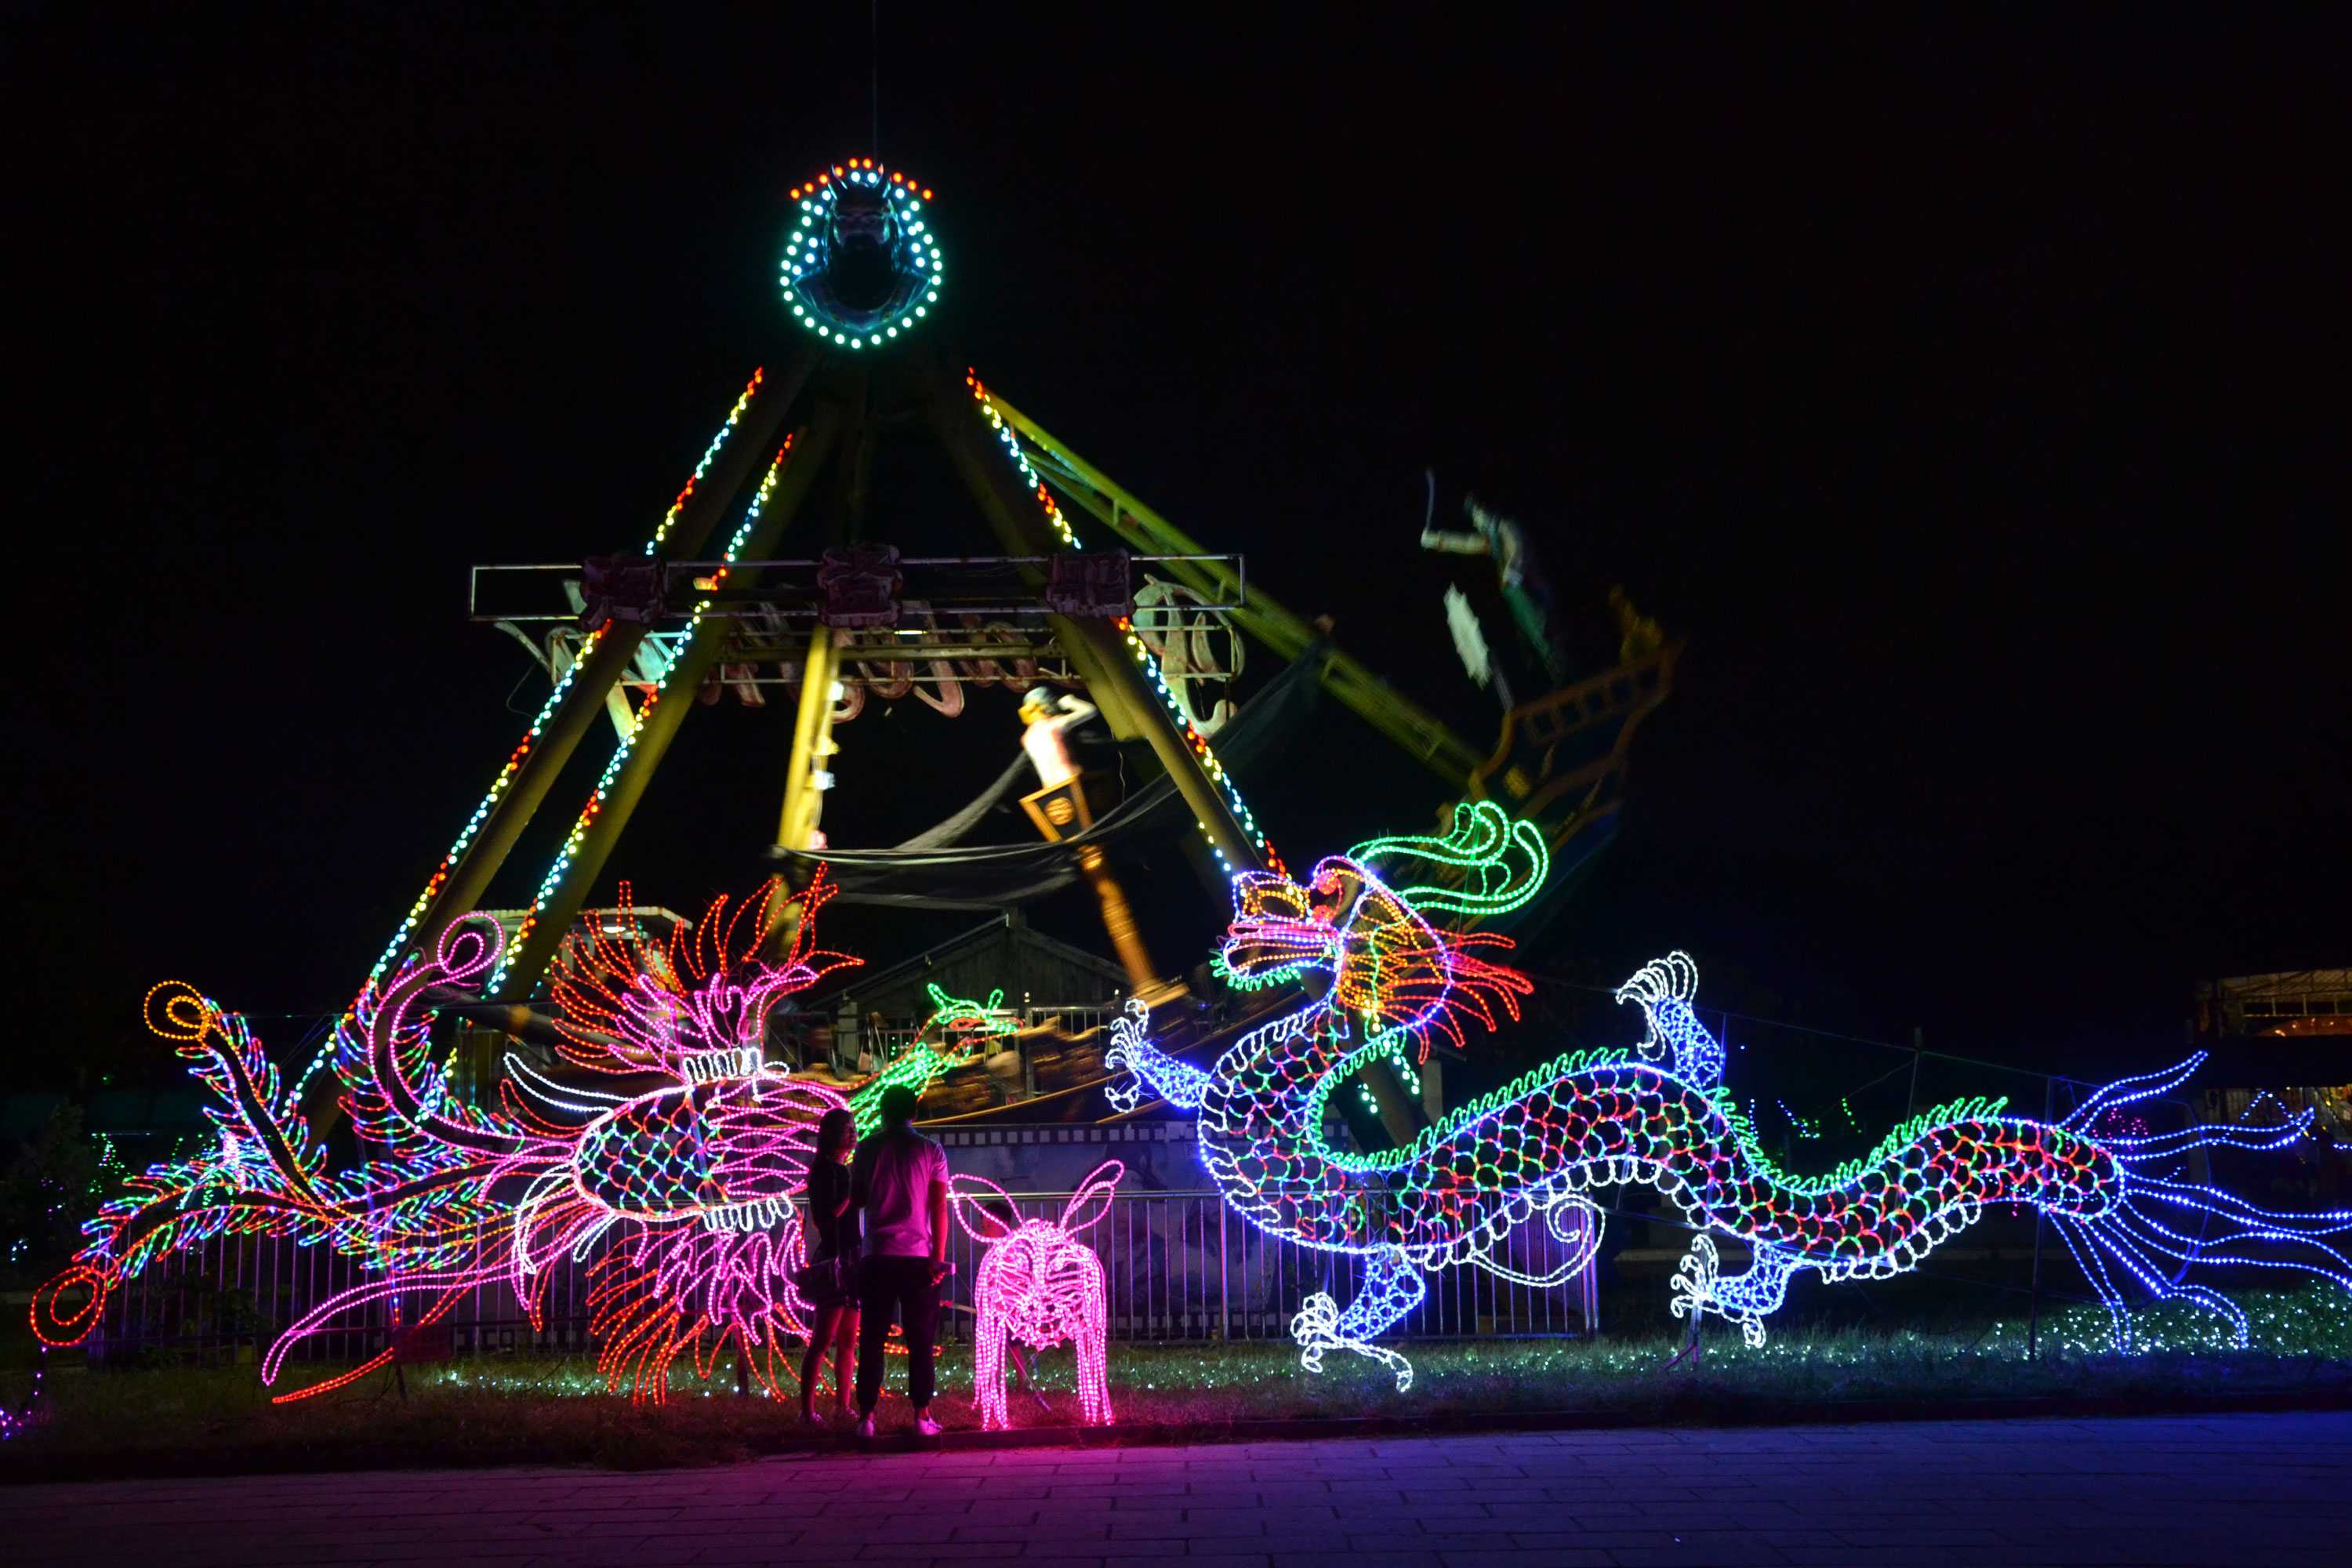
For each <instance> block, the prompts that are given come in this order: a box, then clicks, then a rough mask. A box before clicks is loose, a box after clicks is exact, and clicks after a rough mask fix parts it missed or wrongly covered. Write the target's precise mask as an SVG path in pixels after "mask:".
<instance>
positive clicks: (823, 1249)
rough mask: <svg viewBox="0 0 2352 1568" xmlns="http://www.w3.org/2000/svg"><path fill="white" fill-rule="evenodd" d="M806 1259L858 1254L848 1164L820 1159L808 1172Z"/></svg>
mask: <svg viewBox="0 0 2352 1568" xmlns="http://www.w3.org/2000/svg"><path fill="white" fill-rule="evenodd" d="M808 1206H809V1238H808V1239H809V1261H810V1262H812V1263H822V1262H824V1260H825V1259H826V1258H855V1257H856V1256H857V1210H856V1208H854V1207H852V1206H851V1205H850V1202H849V1167H848V1166H846V1165H836V1164H835V1163H833V1162H832V1161H830V1160H819V1161H818V1162H817V1163H816V1164H815V1165H814V1168H812V1169H811V1170H810V1172H809V1179H808Z"/></svg>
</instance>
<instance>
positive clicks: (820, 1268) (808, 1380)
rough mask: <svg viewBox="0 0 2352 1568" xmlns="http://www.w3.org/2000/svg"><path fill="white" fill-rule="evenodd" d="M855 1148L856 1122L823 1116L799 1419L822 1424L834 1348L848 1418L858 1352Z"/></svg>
mask: <svg viewBox="0 0 2352 1568" xmlns="http://www.w3.org/2000/svg"><path fill="white" fill-rule="evenodd" d="M856 1146H857V1122H856V1118H854V1117H852V1116H851V1115H850V1114H849V1112H848V1111H846V1110H828V1111H826V1112H825V1113H824V1120H823V1121H819V1122H818V1123H817V1127H816V1158H815V1159H814V1160H813V1161H811V1162H810V1163H809V1177H808V1193H807V1199H808V1217H807V1218H806V1219H805V1220H803V1222H802V1224H801V1235H802V1236H803V1237H806V1238H807V1242H808V1256H809V1266H810V1272H811V1274H812V1275H813V1276H814V1277H815V1279H817V1281H818V1283H817V1284H816V1286H815V1288H814V1289H810V1290H804V1291H803V1292H802V1293H803V1295H805V1296H807V1297H808V1298H809V1342H808V1353H807V1354H806V1355H804V1356H803V1357H801V1419H802V1420H803V1421H804V1422H807V1423H808V1424H809V1425H810V1426H823V1425H824V1417H823V1416H821V1415H818V1414H817V1413H816V1410H815V1408H814V1403H815V1399H816V1379H817V1373H819V1372H820V1371H822V1370H823V1369H824V1352H825V1351H826V1350H827V1349H828V1348H830V1347H833V1346H838V1347H840V1348H839V1351H838V1352H837V1353H836V1354H835V1357H834V1365H833V1396H834V1409H835V1410H836V1411H837V1412H839V1413H840V1414H841V1415H848V1414H849V1385H850V1366H851V1358H852V1357H853V1356H854V1355H855V1354H856V1348H857V1210H856V1208H855V1207H854V1206H853V1205H851V1204H850V1201H849V1156H850V1154H851V1153H852V1152H854V1151H855V1150H856Z"/></svg>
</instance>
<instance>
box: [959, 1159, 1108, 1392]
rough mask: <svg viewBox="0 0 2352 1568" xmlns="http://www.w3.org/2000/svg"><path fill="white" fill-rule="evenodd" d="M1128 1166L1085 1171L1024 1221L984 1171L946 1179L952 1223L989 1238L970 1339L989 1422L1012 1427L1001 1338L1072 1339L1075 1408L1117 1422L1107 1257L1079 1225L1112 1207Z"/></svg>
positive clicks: (1037, 1344)
mask: <svg viewBox="0 0 2352 1568" xmlns="http://www.w3.org/2000/svg"><path fill="white" fill-rule="evenodd" d="M1126 1170H1127V1167H1126V1166H1124V1165H1122V1164H1121V1163H1119V1162H1118V1161H1117V1160H1105V1161H1104V1162H1103V1163H1101V1164H1099V1165H1097V1166H1096V1167H1095V1168H1094V1169H1093V1170H1092V1171H1090V1172H1088V1173H1087V1178H1086V1180H1084V1181H1082V1182H1080V1183H1079V1184H1078V1190H1077V1191H1076V1193H1074V1194H1071V1197H1070V1201H1069V1203H1068V1204H1067V1205H1065V1206H1064V1207H1063V1210H1062V1213H1061V1217H1060V1218H1058V1219H1050V1220H1049V1219H1023V1218H1021V1217H1020V1211H1019V1210H1018V1209H1016V1208H1015V1207H1014V1206H1013V1200H1012V1198H1011V1197H1010V1196H1008V1195H1007V1194H1006V1193H1005V1191H1004V1189H1003V1188H1002V1187H1000V1186H998V1185H997V1184H995V1183H993V1182H991V1181H987V1180H985V1179H983V1178H982V1177H979V1176H969V1175H964V1176H957V1177H954V1178H952V1180H951V1181H950V1184H949V1191H950V1196H951V1197H952V1198H953V1199H954V1203H955V1215H956V1223H957V1224H958V1225H961V1226H963V1228H964V1230H965V1232H966V1233H967V1234H969V1235H970V1236H971V1238H972V1239H973V1240H974V1241H978V1242H982V1243H984V1244H986V1245H987V1246H988V1253H987V1256H985V1257H984V1258H982V1259H981V1262H980V1271H979V1273H978V1274H977V1275H975V1276H974V1278H973V1279H972V1300H973V1302H974V1309H973V1310H974V1314H975V1316H976V1317H977V1319H978V1325H977V1327H976V1328H975V1330H974V1331H973V1338H972V1395H973V1399H974V1402H975V1403H977V1404H978V1405H979V1406H980V1424H981V1426H982V1429H983V1430H987V1429H992V1428H995V1427H1002V1426H1009V1425H1010V1424H1011V1423H1010V1422H1009V1421H1008V1419H1007V1418H1006V1415H1005V1408H1004V1346H1005V1342H1007V1341H1008V1340H1019V1341H1020V1342H1022V1343H1024V1344H1025V1345H1028V1346H1029V1347H1030V1348H1032V1349H1033V1350H1041V1351H1042V1350H1045V1349H1047V1348H1048V1347H1050V1346H1053V1345H1057V1344H1060V1343H1061V1342H1063V1341H1064V1340H1068V1341H1069V1342H1071V1343H1072V1344H1073V1345H1074V1346H1076V1351H1077V1363H1078V1410H1079V1414H1080V1416H1081V1418H1082V1419H1083V1420H1084V1421H1085V1422H1086V1424H1087V1426H1106V1425H1108V1423H1109V1422H1110V1420H1111V1408H1110V1380H1109V1377H1108V1373H1107V1371H1106V1368H1107V1365H1108V1359H1109V1356H1108V1346H1109V1342H1110V1333H1109V1326H1108V1314H1107V1312H1106V1310H1105V1309H1106V1305H1107V1303H1108V1300H1109V1290H1108V1288H1107V1287H1106V1285H1105V1283H1104V1279H1103V1266H1102V1259H1101V1258H1098V1257H1097V1256H1096V1255H1095V1250H1094V1248H1092V1247H1088V1246H1087V1244H1086V1243H1085V1242H1083V1241H1081V1240H1079V1239H1078V1232H1080V1231H1082V1230H1084V1229H1086V1228H1087V1226H1091V1225H1093V1224H1094V1223H1095V1222H1097V1220H1099V1219H1101V1218H1102V1217H1103V1215H1107V1214H1108V1213H1109V1212H1110V1205H1111V1199H1112V1197H1113V1196H1114V1195H1116V1194H1117V1192H1118V1179H1119V1177H1120V1176H1121V1175H1123V1174H1125V1173H1126Z"/></svg>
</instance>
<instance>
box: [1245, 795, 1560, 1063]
mask: <svg viewBox="0 0 2352 1568" xmlns="http://www.w3.org/2000/svg"><path fill="white" fill-rule="evenodd" d="M1549 865H1550V861H1549V854H1548V853H1547V851H1546V849H1545V847H1544V842H1543V837H1542V835H1541V834H1540V833H1538V831H1537V829H1536V828H1535V826H1533V825H1532V824H1529V823H1525V822H1513V821H1512V820H1511V819H1510V818H1509V817H1508V816H1506V815H1505V814H1504V813H1503V811H1502V809H1501V808H1500V807H1499V806H1496V805H1494V804H1493V803H1491V802H1487V801H1478V802H1475V803H1470V804H1466V805H1463V806H1461V807H1458V808H1457V809H1456V810H1455V812H1454V825H1453V829H1452V831H1451V832H1449V833H1447V834H1446V835H1445V836H1444V837H1442V838H1431V837H1393V838H1375V839H1370V840H1368V841H1367V842H1365V843H1362V844H1359V845H1357V846H1356V847H1354V848H1353V849H1350V850H1349V852H1348V853H1347V854H1345V855H1333V856H1329V857H1327V858H1324V859H1323V860H1321V861H1318V863H1317V864H1316V867H1315V869H1314V870H1313V872H1312V873H1310V874H1309V876H1308V878H1307V881H1306V883H1305V884H1303V885H1302V884H1300V883H1297V882H1294V881H1292V880H1291V879H1288V878H1286V877H1281V876H1276V875H1274V874H1272V873H1269V872H1262V871H1252V872H1244V873H1243V874H1242V875H1241V876H1239V877H1236V878H1235V879H1234V919H1233V922H1232V924H1231V925H1230V926H1229V927H1228V928H1227V932H1226V938H1225V942H1224V945H1223V949H1222V950H1221V952H1220V953H1219V955H1218V957H1219V966H1220V968H1221V969H1222V971H1223V973H1224V974H1225V975H1226V977H1227V978H1228V979H1229V980H1231V981H1232V982H1233V983H1234V984H1237V985H1240V986H1243V987H1244V988H1255V987H1258V986H1263V985H1268V984H1275V983H1276V982H1278V981H1282V980H1290V979H1298V978H1301V977H1303V976H1305V975H1307V974H1308V973H1322V974H1326V975H1328V976H1329V984H1330V989H1329V994H1328V1004H1329V1005H1330V1006H1331V1007H1332V1008H1333V1009H1334V1010H1335V1011H1337V1012H1339V1013H1341V1014H1344V1015H1346V1016H1349V1017H1352V1018H1356V1019H1359V1020H1360V1021H1361V1022H1362V1024H1363V1026H1364V1027H1365V1029H1366V1032H1367V1033H1368V1034H1370V1035H1373V1036H1380V1035H1390V1034H1399V1033H1402V1034H1406V1035H1410V1036H1412V1037H1414V1038H1415V1039H1416V1040H1418V1041H1419V1042H1420V1044H1421V1047H1422V1053H1423V1055H1426V1053H1427V1048H1428V1040H1429V1037H1431V1036H1432V1035H1435V1034H1443V1035H1444V1036H1446V1037H1449V1038H1450V1039H1452V1040H1454V1042H1455V1043H1456V1044H1457V1045H1458V1044H1459V1043H1460V1041H1461V1037H1462V1036H1461V1029H1460V1026H1459V1024H1458V1022H1457V1016H1461V1015H1467V1016H1472V1017H1475V1018H1476V1019H1478V1020H1479V1021H1480V1022H1481V1023H1483V1024H1484V1025H1486V1026H1487V1027H1489V1028H1492V1027H1493V1026H1495V1023H1496V1018H1495V1011H1494V1009H1495V1007H1496V1005H1499V1006H1501V1007H1502V1008H1503V1009H1504V1010H1505V1011H1506V1012H1507V1013H1508V1014H1510V1015H1511V1016H1514V1017H1516V1016H1517V1015H1518V1000H1517V999H1518V997H1520V996H1522V995H1525V994H1527V992H1528V988H1529V987H1528V981H1527V979H1526V977H1525V976H1523V975H1521V974H1519V973H1517V971H1515V970H1511V969H1508V968H1506V967H1504V966H1503V965H1501V964H1497V963H1488V962H1487V961H1486V960H1485V959H1483V958H1481V957H1479V956H1477V953H1476V952H1475V950H1476V949H1479V948H1488V949H1494V948H1507V947H1508V946H1510V939H1509V938H1507V937H1503V936H1498V935H1496V934H1494V933H1492V932H1486V931H1448V930H1444V929H1442V928H1441V927H1439V926H1438V925H1437V924H1436V923H1435V922H1434V921H1432V920H1431V918H1430V915H1431V913H1433V912H1443V913H1452V914H1456V915H1461V916H1465V917H1466V918H1467V919H1468V920H1476V919H1480V918H1486V917H1491V916H1493V915H1496V914H1500V913H1503V912H1505V911H1507V910H1511V909H1516V908H1517V907H1518V906H1519V905H1520V904H1523V903H1525V902H1526V901H1527V900H1528V899H1529V898H1532V897H1533V896H1534V894H1535V892H1536V890H1537V889H1538V888H1540V887H1541V886H1542V884H1543V879H1544V877H1545V875H1546V874H1547V872H1548V871H1549ZM1408 877H1413V878H1421V879H1425V880H1415V881H1411V882H1407V881H1406V880H1405V879H1406V878H1408ZM1465 923H1466V922H1465Z"/></svg>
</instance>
